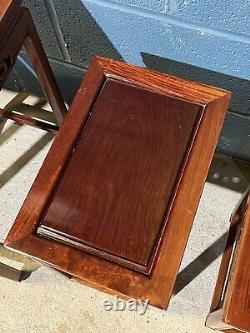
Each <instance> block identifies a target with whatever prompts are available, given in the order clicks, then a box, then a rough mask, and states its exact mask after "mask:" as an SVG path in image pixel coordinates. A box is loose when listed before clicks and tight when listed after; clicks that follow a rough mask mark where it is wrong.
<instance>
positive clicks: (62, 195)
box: [39, 79, 202, 273]
mask: <svg viewBox="0 0 250 333" xmlns="http://www.w3.org/2000/svg"><path fill="white" fill-rule="evenodd" d="M121 101H122V103H121ZM201 116H202V112H200V107H199V106H197V105H193V104H191V103H186V102H183V101H180V100H176V99H173V98H169V97H167V96H164V95H159V94H157V93H155V92H151V91H145V89H141V88H138V87H134V86H131V85H129V84H127V83H124V82H122V83H120V82H119V81H117V80H111V79H108V80H107V81H106V82H105V84H104V86H103V88H102V91H101V94H100V95H99V96H98V99H97V101H96V103H95V106H94V108H93V109H92V110H91V115H90V116H89V118H88V121H87V123H86V124H85V125H84V128H83V131H82V132H81V134H80V139H79V141H78V142H77V145H76V146H75V147H74V148H73V151H74V152H73V153H72V156H71V158H70V161H69V162H68V164H67V165H66V167H65V171H64V173H63V176H62V178H61V179H60V181H59V185H58V188H57V190H56V193H55V194H54V196H53V199H52V202H51V205H50V207H49V208H48V210H47V212H46V215H45V217H44V218H43V219H42V221H41V226H40V228H39V233H40V234H42V235H48V236H49V237H52V236H54V238H55V239H59V240H62V241H64V242H65V243H68V244H72V245H73V246H77V247H80V248H83V249H84V250H86V251H89V252H91V253H94V254H96V255H98V256H103V257H105V258H107V259H110V260H113V261H115V262H119V263H122V264H124V265H126V266H128V267H131V268H134V269H137V270H139V271H142V272H147V273H149V272H150V270H151V269H152V265H153V255H154V253H155V252H156V249H157V247H158V245H159V244H158V243H159V241H160V236H161V231H162V229H163V228H164V226H165V223H166V221H167V216H168V215H169V210H170V206H171V204H172V199H173V197H174V195H175V192H176V187H177V184H178V183H179V181H180V177H181V175H182V173H183V169H184V166H185V161H186V160H187V155H188V153H189V152H190V149H191V144H192V142H193V135H194V132H195V131H194V130H195V128H196V124H198V123H199V121H200V118H201ZM170 142H171V144H169V143H170ZM173 156H174V158H173Z"/></svg>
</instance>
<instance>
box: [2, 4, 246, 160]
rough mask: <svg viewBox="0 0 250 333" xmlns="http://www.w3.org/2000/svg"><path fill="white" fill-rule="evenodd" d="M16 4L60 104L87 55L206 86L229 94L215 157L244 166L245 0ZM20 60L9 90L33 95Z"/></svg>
mask: <svg viewBox="0 0 250 333" xmlns="http://www.w3.org/2000/svg"><path fill="white" fill-rule="evenodd" d="M24 3H25V4H26V5H27V6H28V7H29V8H30V10H31V12H32V15H33V18H34V20H35V23H36V26H37V28H38V31H39V34H40V36H41V39H42V41H43V43H44V46H45V49H46V52H47V55H48V57H49V60H50V62H51V65H52V68H53V70H54V72H55V74H56V77H57V79H58V81H59V84H60V87H61V89H62V91H63V94H64V96H65V99H66V100H67V101H68V102H70V101H71V100H72V97H73V95H74V93H75V91H76V89H77V87H78V85H79V83H80V80H81V77H82V75H83V73H84V69H85V68H86V67H87V66H88V63H89V61H90V59H91V58H92V57H93V56H94V55H102V56H107V57H111V58H115V59H120V60H124V61H127V62H129V63H134V64H137V65H141V66H146V67H149V68H152V69H154V70H159V71H163V72H167V73H171V74H174V75H178V76H182V77H184V78H187V79H192V80H196V81H200V82H204V83H208V84H212V85H213V84H214V85H216V86H219V87H222V88H225V89H228V90H231V91H232V92H233V99H232V103H231V105H230V112H229V113H228V116H227V119H226V122H225V126H224V128H223V132H222V135H221V139H220V142H219V145H218V151H219V152H222V153H225V154H229V155H233V156H235V157H238V158H241V159H246V160H250V81H249V78H250V20H249V17H250V3H249V0H235V1H229V0H222V1H211V0H203V1H201V0H200V1H198V0H64V1H61V0H36V1H34V0H24ZM21 56H22V60H20V59H19V61H18V64H17V66H16V69H15V75H14V76H13V77H12V78H11V79H10V81H9V85H10V86H12V87H15V88H20V89H21V88H26V89H28V90H33V91H34V92H40V91H39V90H38V85H37V84H35V82H34V76H33V75H32V72H30V73H28V71H27V68H29V67H27V65H25V63H24V61H25V62H26V63H28V60H27V58H26V56H25V55H24V54H23V53H22V54H21ZM21 77H22V79H21Z"/></svg>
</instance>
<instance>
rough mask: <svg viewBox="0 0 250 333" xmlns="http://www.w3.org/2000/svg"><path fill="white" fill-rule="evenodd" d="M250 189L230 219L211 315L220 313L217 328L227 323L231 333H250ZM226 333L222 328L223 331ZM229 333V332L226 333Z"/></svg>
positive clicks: (211, 316) (215, 325)
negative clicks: (219, 311)
mask: <svg viewBox="0 0 250 333" xmlns="http://www.w3.org/2000/svg"><path fill="white" fill-rule="evenodd" d="M249 253H250V189H249V190H247V192H246V193H245V194H244V195H243V197H242V199H241V201H240V202H239V205H238V206H237V208H236V209H235V212H234V213H233V214H232V217H231V225H230V230H229V235H228V241H227V244H226V248H225V251H224V254H223V258H222V262H221V266H220V271H219V275H218V280H217V283H216V288H215V292H214V297H213V301H212V306H211V310H210V315H209V317H208V320H207V325H208V326H209V323H210V319H213V316H214V314H215V313H216V311H218V310H221V313H222V315H221V318H220V319H219V320H218V321H215V322H214V325H213V326H214V328H217V329H219V327H220V326H221V325H222V324H223V323H225V324H227V325H229V327H232V328H234V330H232V332H243V331H244V332H250V265H249V264H250V260H249ZM222 330H223V329H222ZM226 332H228V331H226Z"/></svg>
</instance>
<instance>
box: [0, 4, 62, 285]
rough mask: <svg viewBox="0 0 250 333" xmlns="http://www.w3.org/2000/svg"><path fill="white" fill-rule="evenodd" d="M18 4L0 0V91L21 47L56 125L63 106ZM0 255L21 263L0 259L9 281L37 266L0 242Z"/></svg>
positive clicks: (20, 118) (18, 118) (1, 115)
mask: <svg viewBox="0 0 250 333" xmlns="http://www.w3.org/2000/svg"><path fill="white" fill-rule="evenodd" d="M21 3H22V1H21V0H1V1H0V90H1V89H2V88H3V86H4V83H5V82H6V80H7V78H8V76H9V75H10V73H11V70H12V69H13V67H14V65H15V62H16V59H17V56H18V53H19V51H20V50H21V48H22V46H24V48H25V49H26V52H27V55H28V57H29V59H30V62H31V64H32V65H33V69H34V71H35V73H36V74H37V78H38V81H39V82H40V84H41V87H42V89H43V91H44V93H45V95H46V97H47V99H48V101H49V103H50V105H51V107H52V110H53V113H54V115H55V121H56V122H57V125H60V124H61V123H62V120H63V118H64V117H65V115H66V107H65V104H64V101H63V99H62V97H61V94H60V92H59V89H58V87H57V83H56V80H55V78H54V76H53V73H52V71H51V68H50V65H49V62H48V60H47V57H46V54H45V52H44V50H43V47H42V44H41V41H40V39H39V37H38V34H37V31H36V28H35V25H34V23H33V20H32V17H31V15H30V12H29V10H28V9H27V8H24V7H22V6H21ZM6 119H12V120H14V121H15V122H17V123H19V124H27V125H31V126H35V127H38V128H40V129H43V130H46V131H51V132H57V130H58V126H56V125H51V124H48V123H46V122H43V121H40V120H36V119H31V118H28V117H26V116H24V115H20V114H17V113H15V112H10V111H9V110H3V109H0V121H5V120H6ZM0 160H1V159H0ZM0 256H1V257H4V258H5V259H6V258H7V259H8V260H10V259H11V260H14V261H19V262H21V263H23V264H24V267H23V270H21V271H19V270H17V269H15V268H12V267H9V266H7V265H5V264H3V263H1V262H0V276H4V277H8V278H10V279H13V280H22V279H25V278H26V277H27V275H28V274H30V269H31V270H33V269H34V267H37V265H34V264H32V263H31V264H30V261H29V260H25V259H24V258H22V257H18V256H17V255H13V254H12V253H9V252H8V251H6V250H5V249H3V248H2V244H0ZM28 266H29V267H28Z"/></svg>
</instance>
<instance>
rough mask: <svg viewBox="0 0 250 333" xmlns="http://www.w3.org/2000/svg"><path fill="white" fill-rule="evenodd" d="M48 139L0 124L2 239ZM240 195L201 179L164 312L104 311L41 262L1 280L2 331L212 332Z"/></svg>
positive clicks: (8, 98)
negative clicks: (24, 274)
mask: <svg viewBox="0 0 250 333" xmlns="http://www.w3.org/2000/svg"><path fill="white" fill-rule="evenodd" d="M14 97H15V95H14V94H13V93H10V92H4V93H1V107H3V106H4V105H6V104H8V108H10V109H18V108H19V109H20V105H19V106H16V104H19V103H20V102H22V101H23V99H24V98H26V97H27V96H26V95H24V94H21V95H18V96H17V97H15V98H14ZM13 98H14V100H13ZM25 103H29V104H31V105H34V107H33V108H34V110H36V109H37V108H39V107H41V106H42V102H41V101H39V100H38V99H36V98H28V99H26V100H25ZM21 108H22V107H21ZM28 109H30V108H28ZM44 115H45V116H46V115H47V113H46V112H45V113H44ZM52 139H53V138H52V136H51V135H49V134H46V133H44V132H43V131H40V130H37V129H33V128H30V127H27V126H18V125H16V124H14V123H13V122H11V121H8V122H7V123H0V161H1V163H0V198H1V200H0V241H3V240H4V238H5V236H6V234H7V232H8V230H9V229H10V228H11V225H12V222H13V221H14V219H15V216H16V215H17V213H18V210H19V209H20V207H21V205H22V202H23V200H24V198H25V197H26V194H27V193H28V191H29V188H30V186H31V184H32V182H33V180H34V178H35V176H36V174H37V171H38V170H39V167H40V165H41V164H42V161H43V159H44V157H45V156H46V153H47V151H48V149H49V147H50V145H51V142H52ZM239 197H240V194H239V193H237V192H235V191H232V190H228V189H225V188H223V187H219V186H217V185H214V184H211V183H206V185H205V189H204V192H203V195H202V198H201V202H200V206H199V210H198V213H197V216H196V219H195V223H194V227H193V229H192V233H191V236H190V238H189V242H188V246H187V249H186V253H185V257H184V260H183V263H182V266H181V269H180V274H179V277H178V280H177V283H176V287H175V290H176V295H175V296H173V298H172V300H171V303H170V307H169V309H168V311H162V310H158V309H156V308H153V307H149V308H148V310H147V312H146V314H145V315H143V316H141V315H139V314H138V313H137V312H130V311H128V310H126V311H123V312H115V311H111V312H105V311H104V310H103V309H102V302H103V301H104V300H105V299H110V300H112V297H110V296H108V295H106V294H104V293H102V292H99V291H95V290H94V289H91V288H88V287H85V286H83V285H80V284H77V283H75V282H71V281H69V280H68V279H67V278H66V277H65V276H63V275H61V274H60V273H58V272H55V271H54V270H53V269H50V268H48V267H41V268H40V269H39V270H37V271H36V272H35V273H33V274H32V275H31V277H30V278H29V279H27V280H26V281H24V282H22V283H17V282H12V281H9V280H7V279H3V278H0V309H1V311H0V332H1V333H5V332H6V333H16V332H18V333H26V332H27V333H30V332H32V333H33V332H43V333H46V332H50V333H52V332H53V333H69V332H72V333H85V332H86V333H92V332H93V333H98V332H100V333H101V332H102V333H103V332H109V333H112V332H125V331H128V332H131V333H132V332H136V333H138V332H150V333H151V332H154V333H156V332H169V333H170V332H171V333H175V332H176V333H177V332H178V333H203V332H204V333H205V332H207V333H209V332H212V331H211V330H210V329H207V328H205V327H204V322H205V318H206V315H207V314H208V311H209V307H210V303H211V299H212V295H213V289H214V285H215V281H216V277H217V273H218V269H219V264H220V254H221V252H222V251H223V247H224V243H225V240H226V232H227V228H228V220H229V216H230V213H231V211H232V210H233V207H234V206H235V204H236V202H237V201H238V199H239ZM205 250H207V251H206V252H205V253H203V252H204V251H205Z"/></svg>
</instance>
